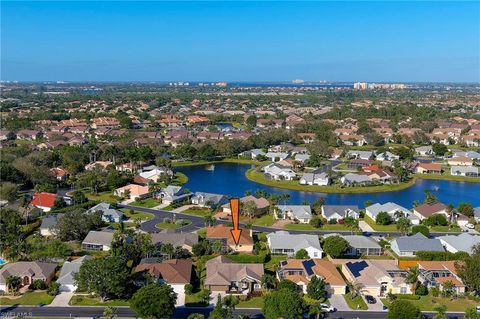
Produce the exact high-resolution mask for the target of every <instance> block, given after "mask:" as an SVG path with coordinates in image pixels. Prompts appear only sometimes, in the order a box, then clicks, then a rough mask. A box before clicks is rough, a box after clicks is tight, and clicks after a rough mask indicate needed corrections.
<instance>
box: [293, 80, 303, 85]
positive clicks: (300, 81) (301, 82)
mask: <svg viewBox="0 0 480 319" xmlns="http://www.w3.org/2000/svg"><path fill="white" fill-rule="evenodd" d="M292 83H293V84H303V83H305V81H304V80H300V79H296V80H293V81H292Z"/></svg>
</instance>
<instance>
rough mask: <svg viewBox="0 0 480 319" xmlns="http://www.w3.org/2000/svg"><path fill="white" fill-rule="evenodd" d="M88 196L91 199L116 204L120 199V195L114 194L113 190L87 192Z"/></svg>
mask: <svg viewBox="0 0 480 319" xmlns="http://www.w3.org/2000/svg"><path fill="white" fill-rule="evenodd" d="M86 196H87V198H88V199H90V200H98V201H101V202H107V203H110V204H116V203H118V202H119V201H120V198H119V197H118V196H114V195H113V194H112V192H101V193H98V194H93V193H90V194H86Z"/></svg>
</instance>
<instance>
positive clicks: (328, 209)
mask: <svg viewBox="0 0 480 319" xmlns="http://www.w3.org/2000/svg"><path fill="white" fill-rule="evenodd" d="M348 210H352V211H354V212H356V213H358V212H359V211H360V210H359V208H358V206H357V205H323V206H322V212H323V214H324V215H325V217H326V218H327V219H328V218H329V217H330V216H332V215H333V214H335V213H337V214H339V215H340V216H343V217H345V216H346V215H347V211H348Z"/></svg>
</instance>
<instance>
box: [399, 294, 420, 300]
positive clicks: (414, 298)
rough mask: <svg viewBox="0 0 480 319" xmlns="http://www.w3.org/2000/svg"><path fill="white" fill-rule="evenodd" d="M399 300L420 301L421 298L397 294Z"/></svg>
mask: <svg viewBox="0 0 480 319" xmlns="http://www.w3.org/2000/svg"><path fill="white" fill-rule="evenodd" d="M395 296H396V297H397V299H405V300H420V298H421V297H420V296H417V295H410V294H395Z"/></svg>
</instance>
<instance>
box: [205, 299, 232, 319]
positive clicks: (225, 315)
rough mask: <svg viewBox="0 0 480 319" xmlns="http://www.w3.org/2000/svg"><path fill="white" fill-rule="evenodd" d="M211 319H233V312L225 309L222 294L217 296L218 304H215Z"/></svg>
mask: <svg viewBox="0 0 480 319" xmlns="http://www.w3.org/2000/svg"><path fill="white" fill-rule="evenodd" d="M209 318H210V319H231V318H232V312H231V311H230V309H228V308H227V307H225V304H224V302H223V301H222V297H221V296H220V294H218V296H217V303H216V304H215V307H214V308H213V310H212V312H210V315H209Z"/></svg>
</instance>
